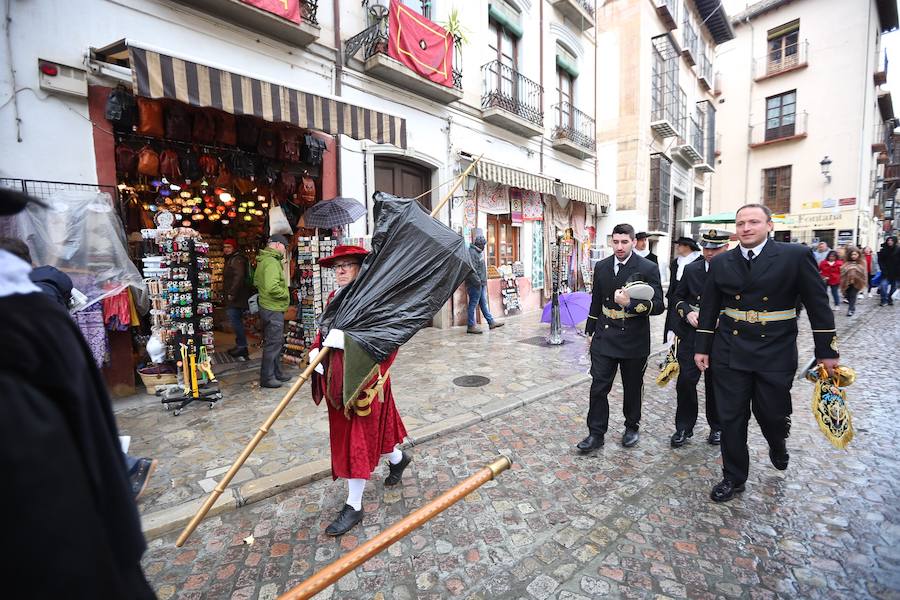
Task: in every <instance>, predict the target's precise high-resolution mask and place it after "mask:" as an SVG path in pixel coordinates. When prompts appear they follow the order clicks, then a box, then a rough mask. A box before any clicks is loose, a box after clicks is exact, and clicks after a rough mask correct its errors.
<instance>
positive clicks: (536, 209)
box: [522, 190, 544, 221]
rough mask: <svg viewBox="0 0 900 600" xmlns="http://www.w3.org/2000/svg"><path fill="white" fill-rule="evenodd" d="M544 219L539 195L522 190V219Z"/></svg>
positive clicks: (542, 204)
mask: <svg viewBox="0 0 900 600" xmlns="http://www.w3.org/2000/svg"><path fill="white" fill-rule="evenodd" d="M543 218H544V203H543V202H541V195H540V194H539V193H538V192H533V191H531V190H522V219H523V220H525V221H540V220H542V219H543Z"/></svg>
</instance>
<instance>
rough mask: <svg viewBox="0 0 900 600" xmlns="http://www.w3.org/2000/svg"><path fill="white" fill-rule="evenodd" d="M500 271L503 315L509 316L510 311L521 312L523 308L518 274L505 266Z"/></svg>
mask: <svg viewBox="0 0 900 600" xmlns="http://www.w3.org/2000/svg"><path fill="white" fill-rule="evenodd" d="M520 264H521V263H520ZM499 271H500V297H501V299H502V301H503V314H504V315H508V314H509V313H510V311H516V310H521V308H522V307H521V305H520V303H519V285H518V283H516V274H515V272H514V269H513V267H511V266H509V265H504V266H502V267H500V269H499Z"/></svg>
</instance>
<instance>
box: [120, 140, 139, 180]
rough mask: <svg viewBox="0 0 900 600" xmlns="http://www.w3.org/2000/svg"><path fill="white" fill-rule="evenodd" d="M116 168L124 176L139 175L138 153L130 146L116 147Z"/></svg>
mask: <svg viewBox="0 0 900 600" xmlns="http://www.w3.org/2000/svg"><path fill="white" fill-rule="evenodd" d="M116 168H117V169H118V170H119V173H122V174H123V175H126V176H133V175H137V169H138V153H137V152H135V151H134V150H133V149H131V148H129V147H128V146H124V145H121V144H120V145H118V146H116Z"/></svg>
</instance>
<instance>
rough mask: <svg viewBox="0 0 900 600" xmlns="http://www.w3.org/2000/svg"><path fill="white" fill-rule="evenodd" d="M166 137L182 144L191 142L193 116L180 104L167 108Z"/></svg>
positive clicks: (172, 104) (172, 103)
mask: <svg viewBox="0 0 900 600" xmlns="http://www.w3.org/2000/svg"><path fill="white" fill-rule="evenodd" d="M165 114H166V137H167V138H169V139H170V140H178V141H181V142H189V141H191V115H190V113H189V112H188V109H187V108H186V107H185V106H184V105H183V104H180V103H178V102H171V103H169V104H168V106H166V110H165Z"/></svg>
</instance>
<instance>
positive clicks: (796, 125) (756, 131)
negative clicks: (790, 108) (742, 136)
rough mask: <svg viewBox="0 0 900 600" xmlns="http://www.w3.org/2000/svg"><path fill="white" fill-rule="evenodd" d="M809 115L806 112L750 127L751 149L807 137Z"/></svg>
mask: <svg viewBox="0 0 900 600" xmlns="http://www.w3.org/2000/svg"><path fill="white" fill-rule="evenodd" d="M807 116H808V115H807V114H806V113H805V112H801V113H796V114H790V115H782V116H781V117H779V118H778V119H769V120H768V121H764V122H762V123H757V124H755V125H751V126H750V144H749V146H750V147H751V148H760V147H763V146H768V145H771V144H777V143H780V142H790V141H792V140H799V139H803V138H805V137H806V122H807Z"/></svg>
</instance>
